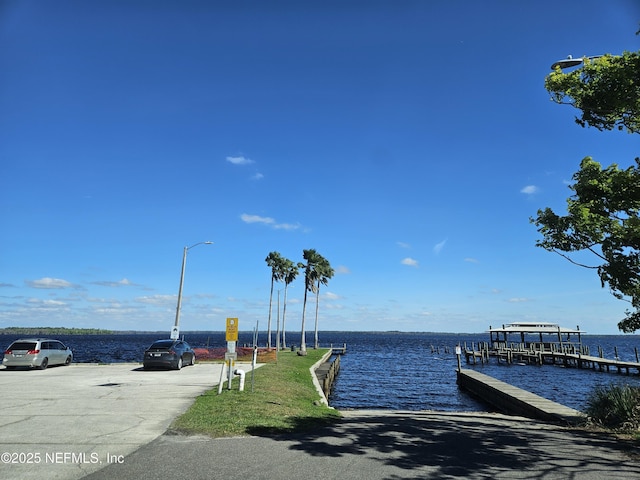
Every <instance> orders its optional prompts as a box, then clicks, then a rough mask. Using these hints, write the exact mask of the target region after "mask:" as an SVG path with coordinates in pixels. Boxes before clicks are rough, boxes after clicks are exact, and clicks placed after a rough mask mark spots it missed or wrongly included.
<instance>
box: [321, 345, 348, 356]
mask: <svg viewBox="0 0 640 480" xmlns="http://www.w3.org/2000/svg"><path fill="white" fill-rule="evenodd" d="M320 348H330V349H331V354H332V355H344V354H346V353H347V344H346V343H343V344H342V346H336V345H334V344H333V343H332V344H330V345H329V347H322V346H321V347H320Z"/></svg>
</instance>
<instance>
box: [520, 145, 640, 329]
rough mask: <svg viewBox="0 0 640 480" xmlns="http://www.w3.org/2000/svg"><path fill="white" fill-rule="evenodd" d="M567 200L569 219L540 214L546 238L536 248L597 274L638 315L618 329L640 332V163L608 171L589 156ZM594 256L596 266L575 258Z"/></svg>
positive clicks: (549, 212) (540, 227) (629, 313)
mask: <svg viewBox="0 0 640 480" xmlns="http://www.w3.org/2000/svg"><path fill="white" fill-rule="evenodd" d="M573 179H574V181H575V183H574V184H573V185H571V186H570V187H569V188H570V189H571V190H573V192H574V195H573V196H571V197H570V198H569V199H568V200H567V215H564V216H560V215H557V214H556V213H554V212H553V211H552V210H551V209H550V208H545V209H544V210H539V211H538V216H537V218H535V219H532V222H533V223H535V225H536V226H537V227H538V231H539V232H540V233H541V234H542V236H543V238H542V240H538V241H537V242H536V245H537V246H539V247H542V248H544V249H546V250H548V251H551V252H555V253H558V254H559V255H561V256H563V257H564V258H566V259H568V260H569V261H570V262H572V263H574V264H576V265H579V266H581V267H585V268H591V269H594V270H597V272H598V275H599V276H600V281H601V283H602V286H603V287H604V286H606V285H608V286H609V289H610V291H611V293H612V294H613V295H614V296H615V297H616V298H618V299H620V300H627V301H629V302H630V304H631V306H632V308H633V309H634V310H635V311H631V310H627V312H626V313H627V316H626V318H625V319H624V320H622V321H621V322H620V323H618V328H620V330H622V331H623V332H626V333H629V332H633V331H635V330H638V329H640V218H639V216H638V213H639V212H640V159H636V165H635V166H633V167H629V168H627V169H624V170H622V169H620V168H618V166H617V165H615V164H614V165H611V166H609V167H607V168H605V169H603V168H602V167H601V166H600V164H599V163H598V162H595V161H594V160H592V159H591V158H590V157H586V158H585V159H584V160H582V162H581V164H580V171H578V172H577V173H576V174H574V176H573ZM581 251H584V252H589V254H590V256H591V258H592V259H593V260H594V263H595V264H587V263H586V262H585V261H578V260H576V259H575V254H576V253H577V252H581Z"/></svg>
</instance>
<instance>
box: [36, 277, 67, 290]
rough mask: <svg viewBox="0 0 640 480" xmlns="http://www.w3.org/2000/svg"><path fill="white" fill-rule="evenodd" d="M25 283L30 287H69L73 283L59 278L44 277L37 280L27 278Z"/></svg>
mask: <svg viewBox="0 0 640 480" xmlns="http://www.w3.org/2000/svg"><path fill="white" fill-rule="evenodd" d="M26 283H27V285H29V286H30V287H32V288H71V287H73V284H71V283H70V282H67V281H66V280H62V279H60V278H50V277H44V278H40V279H38V280H27V281H26Z"/></svg>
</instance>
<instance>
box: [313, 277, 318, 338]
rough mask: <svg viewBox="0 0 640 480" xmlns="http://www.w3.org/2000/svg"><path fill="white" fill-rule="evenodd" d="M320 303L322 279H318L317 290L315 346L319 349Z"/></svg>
mask: <svg viewBox="0 0 640 480" xmlns="http://www.w3.org/2000/svg"><path fill="white" fill-rule="evenodd" d="M319 303H320V280H318V289H317V290H316V328H315V342H314V344H313V348H315V349H316V350H317V349H318V305H319Z"/></svg>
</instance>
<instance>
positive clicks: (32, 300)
mask: <svg viewBox="0 0 640 480" xmlns="http://www.w3.org/2000/svg"><path fill="white" fill-rule="evenodd" d="M27 303H29V304H31V305H40V306H43V307H61V306H64V305H66V303H65V302H62V301H60V300H42V299H40V298H30V299H28V300H27Z"/></svg>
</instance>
